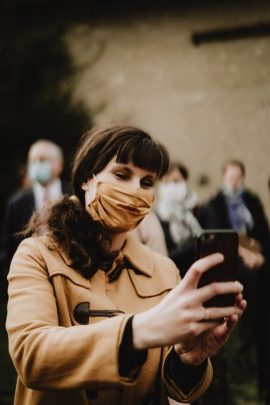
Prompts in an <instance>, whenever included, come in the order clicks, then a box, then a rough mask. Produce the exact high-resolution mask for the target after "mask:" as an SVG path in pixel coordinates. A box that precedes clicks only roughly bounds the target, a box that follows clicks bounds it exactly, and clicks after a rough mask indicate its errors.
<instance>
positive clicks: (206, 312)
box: [204, 308, 210, 321]
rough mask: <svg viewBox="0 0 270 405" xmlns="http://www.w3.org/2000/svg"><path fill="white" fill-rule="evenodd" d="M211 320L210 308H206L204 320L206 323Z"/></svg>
mask: <svg viewBox="0 0 270 405" xmlns="http://www.w3.org/2000/svg"><path fill="white" fill-rule="evenodd" d="M209 318H210V314H209V309H208V308H205V317H204V320H205V321H208V319H209Z"/></svg>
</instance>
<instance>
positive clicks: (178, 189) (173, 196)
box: [158, 181, 187, 203]
mask: <svg viewBox="0 0 270 405" xmlns="http://www.w3.org/2000/svg"><path fill="white" fill-rule="evenodd" d="M158 194H159V198H160V199H162V200H166V201H168V203H169V202H170V203H172V202H181V201H183V199H184V198H185V197H186V195H187V184H186V182H184V181H177V182H174V181H172V182H169V183H160V184H159V187H158Z"/></svg>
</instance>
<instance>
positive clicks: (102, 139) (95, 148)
mask: <svg viewBox="0 0 270 405" xmlns="http://www.w3.org/2000/svg"><path fill="white" fill-rule="evenodd" d="M115 156H116V161H117V162H119V163H128V162H132V163H133V164H134V165H135V166H137V167H139V168H141V169H145V170H149V171H151V172H153V173H155V174H156V176H157V178H158V179H159V178H161V177H162V176H163V175H164V174H165V173H166V171H167V170H168V166H169V155H168V152H167V150H166V148H165V147H164V146H163V145H162V144H160V143H158V142H156V141H154V140H153V138H152V137H151V136H150V135H149V134H148V133H146V132H145V131H143V130H141V129H138V128H135V127H131V126H114V127H111V128H106V129H94V130H91V131H88V132H87V133H86V134H84V135H83V136H82V138H81V140H80V141H79V144H78V148H77V151H76V153H75V156H74V161H73V168H72V187H73V192H74V195H75V196H76V197H78V200H77V201H76V200H75V199H73V198H69V197H68V196H65V197H64V198H63V199H62V200H61V201H58V202H56V203H53V204H50V205H49V206H48V208H47V211H46V213H45V214H43V215H40V216H36V217H33V218H32V220H31V222H30V223H29V226H28V228H27V230H26V231H25V235H26V234H29V233H30V234H33V233H34V234H37V233H38V232H39V230H40V229H41V225H43V226H44V222H45V224H46V226H47V227H48V232H49V234H50V235H51V236H52V238H53V240H54V241H55V242H56V244H57V245H59V246H61V248H62V249H64V251H65V252H66V253H67V254H68V255H69V257H70V258H71V260H72V264H73V267H74V268H75V269H77V270H80V271H81V272H82V273H83V275H84V276H85V277H89V276H91V274H93V273H94V272H95V271H96V269H97V268H98V267H99V266H101V265H102V264H104V263H106V262H108V261H110V260H112V258H113V255H112V254H111V253H109V249H108V248H109V246H110V241H109V240H108V239H106V237H105V236H104V235H103V232H102V229H101V228H100V227H99V226H98V225H96V224H95V223H94V222H93V220H92V218H91V217H90V215H89V214H88V213H87V211H86V210H85V206H84V204H85V201H84V191H83V190H82V188H81V187H82V184H83V183H84V182H86V181H87V180H88V179H89V177H91V176H92V175H93V174H98V173H99V172H101V171H102V170H103V169H104V168H105V167H106V165H107V164H108V163H109V162H110V161H111V159H112V158H113V157H115ZM79 201H80V202H79Z"/></svg>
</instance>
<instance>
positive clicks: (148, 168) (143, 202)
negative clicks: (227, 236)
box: [6, 126, 246, 405]
mask: <svg viewBox="0 0 270 405" xmlns="http://www.w3.org/2000/svg"><path fill="white" fill-rule="evenodd" d="M168 163H169V157H168V153H167V151H166V149H165V147H164V146H163V145H161V144H159V143H157V142H156V141H154V140H153V138H152V137H151V136H150V135H149V134H147V133H146V132H145V131H142V130H140V129H138V128H134V127H127V126H116V127H111V128H105V129H104V128H103V129H93V130H92V131H90V132H87V133H86V134H85V135H84V136H83V137H82V139H81V140H80V142H79V145H78V149H77V152H76V154H75V159H74V163H73V169H72V186H73V193H74V194H73V195H72V196H71V197H69V196H64V197H63V198H62V199H61V200H58V201H56V202H53V203H50V204H48V205H45V206H44V209H43V211H44V212H43V215H40V216H37V215H34V217H32V218H31V220H30V223H29V226H28V228H27V229H26V230H25V233H24V234H25V236H27V238H25V239H24V240H23V241H22V242H21V244H20V245H19V247H18V249H17V250H16V252H15V254H14V257H13V259H12V262H11V267H10V271H9V274H8V280H9V290H8V292H9V299H8V308H7V321H6V328H7V332H8V338H9V350H10V355H11V358H12V360H13V363H14V365H15V368H16V370H17V373H18V379H17V386H16V393H15V400H14V405H21V404H33V403H40V404H41V403H44V404H45V403H46V404H50V405H54V404H66V405H68V404H78V405H79V404H96V405H99V404H100V405H104V404H115V405H116V404H128V405H133V404H134V405H137V404H147V405H150V404H157V403H158V404H160V405H163V404H164V405H168V403H169V399H168V398H172V399H174V400H176V401H180V402H192V401H193V400H195V399H196V398H198V397H199V396H201V395H202V394H203V393H204V392H205V390H206V389H207V388H208V386H209V384H210V382H211V379H212V368H211V360H210V357H211V356H212V355H213V354H214V353H216V352H217V351H218V350H220V348H221V347H222V346H223V345H224V343H225V342H226V341H227V340H228V339H229V337H230V334H231V332H232V330H233V329H234V327H235V326H236V324H237V322H238V319H239V317H241V315H242V314H243V311H244V310H245V306H246V302H245V300H243V297H242V293H241V292H242V289H243V287H242V285H241V284H240V283H238V282H235V281H234V282H224V283H212V284H209V285H207V286H204V287H200V288H198V282H199V279H200V276H201V275H202V273H203V272H205V271H207V270H208V269H210V268H211V267H213V266H215V265H217V264H219V263H221V262H222V261H223V256H222V255H221V254H218V253H215V254H213V255H209V256H207V257H205V258H203V259H201V260H198V261H196V262H195V263H193V265H192V266H191V268H190V269H189V270H188V271H187V273H186V275H185V277H184V278H183V279H182V280H181V281H180V276H179V270H178V269H177V267H176V265H175V264H174V262H173V261H172V260H171V259H170V258H168V257H166V256H164V255H161V254H159V253H156V252H154V251H153V250H152V249H150V248H149V247H148V246H145V245H143V244H142V243H140V242H139V241H137V240H136V238H134V237H133V236H132V235H131V233H130V231H131V230H132V229H134V228H135V227H136V226H137V225H138V224H139V223H140V222H141V221H142V220H143V218H144V217H145V215H147V214H148V213H149V212H150V210H151V207H152V203H153V200H154V193H155V183H156V181H158V179H159V178H160V177H161V176H162V175H163V174H165V172H166V171H167V168H168ZM44 229H46V234H44ZM40 231H41V233H40ZM217 293H218V294H225V293H232V294H234V296H235V305H233V306H229V307H222V308H216V307H210V308H207V309H206V308H205V307H204V305H203V304H204V302H205V301H207V300H208V299H210V298H211V297H213V296H215V295H216V294H217ZM221 320H222V321H221Z"/></svg>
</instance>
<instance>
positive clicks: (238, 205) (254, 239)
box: [198, 160, 270, 396]
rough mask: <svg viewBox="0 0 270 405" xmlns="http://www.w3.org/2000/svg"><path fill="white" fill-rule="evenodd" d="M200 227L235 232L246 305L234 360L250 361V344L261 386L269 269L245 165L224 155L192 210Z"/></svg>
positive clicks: (267, 240) (267, 237)
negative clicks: (203, 198)
mask: <svg viewBox="0 0 270 405" xmlns="http://www.w3.org/2000/svg"><path fill="white" fill-rule="evenodd" d="M198 219H199V221H200V224H201V226H202V228H204V229H213V228H216V229H217V228H221V229H225V228H227V229H228V228H230V229H234V230H236V231H237V232H238V234H239V258H240V259H239V265H238V279H239V281H240V282H241V283H242V284H243V285H244V296H245V298H246V299H247V302H248V305H247V310H246V312H245V314H244V315H243V317H242V319H241V320H240V322H239V332H240V339H241V348H240V351H239V357H238V359H237V361H238V364H241V363H242V365H243V367H244V368H245V369H246V367H247V366H249V367H250V366H252V364H251V362H250V359H251V358H252V353H251V349H252V347H255V348H256V353H257V359H258V388H259V392H260V394H261V395H262V396H264V395H265V390H266V389H267V386H268V382H267V370H268V368H269V364H266V359H267V357H268V355H267V351H268V350H269V349H270V344H269V343H268V341H267V340H268V337H267V324H268V321H267V319H268V307H269V280H270V277H269V274H270V230H269V223H268V220H267V217H266V214H265V211H264V208H263V205H262V203H261V200H260V198H259V197H258V196H257V195H256V194H255V193H254V192H252V191H251V190H249V189H247V187H246V186H245V166H244V164H243V163H242V162H241V161H239V160H229V161H227V162H225V163H224V165H223V168H222V186H221V189H220V190H219V191H218V193H217V194H216V195H215V196H214V197H213V198H211V199H210V200H209V201H207V202H206V203H204V204H203V205H202V206H201V207H200V209H199V211H198Z"/></svg>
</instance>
